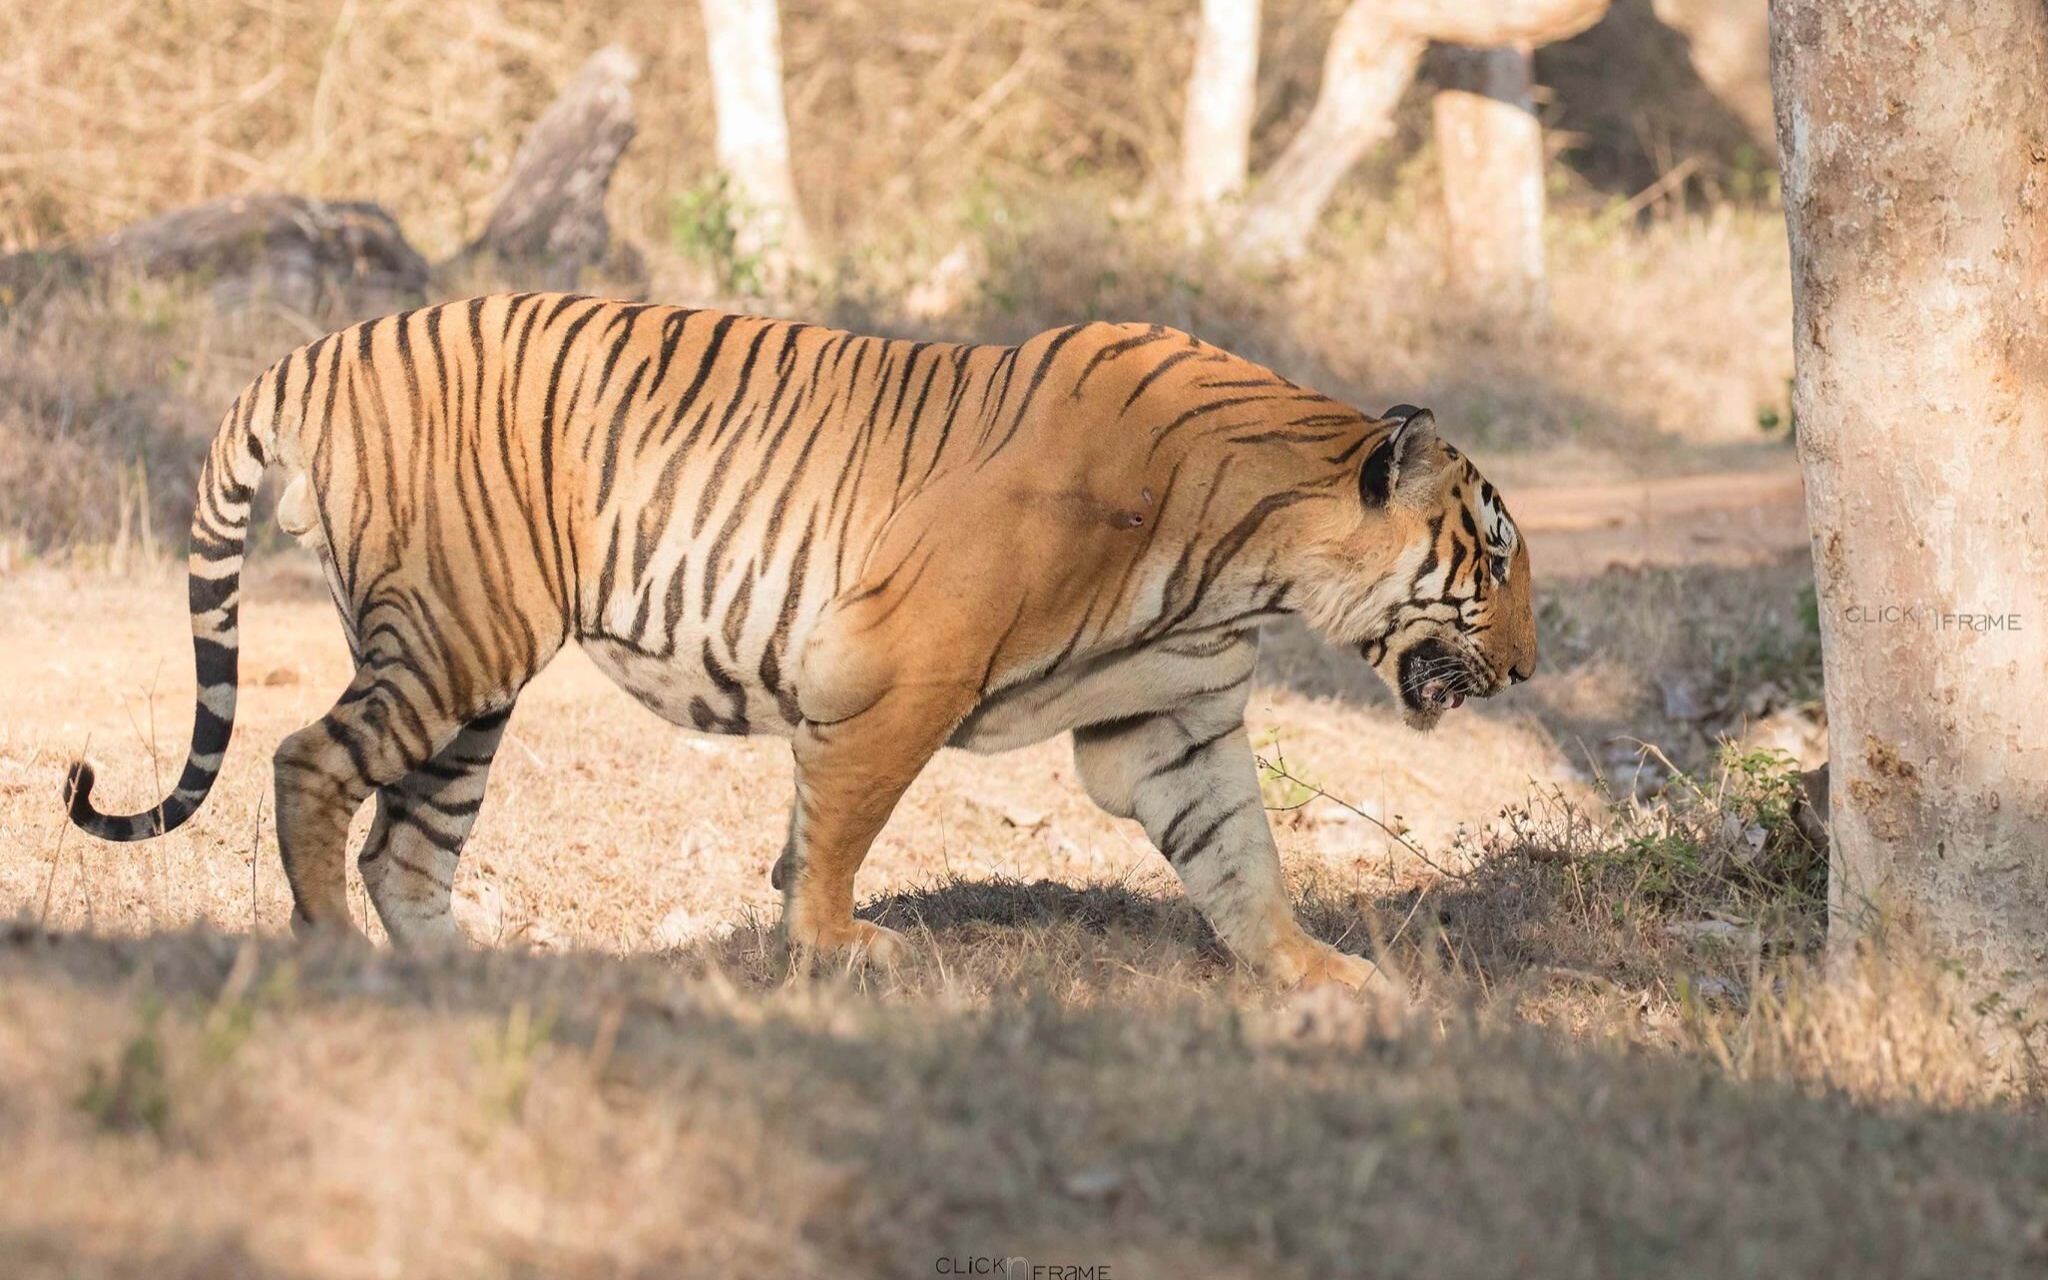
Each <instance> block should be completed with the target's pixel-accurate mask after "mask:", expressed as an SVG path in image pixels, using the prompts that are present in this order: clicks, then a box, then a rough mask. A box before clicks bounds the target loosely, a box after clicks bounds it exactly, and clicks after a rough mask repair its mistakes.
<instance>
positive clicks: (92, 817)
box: [64, 760, 102, 830]
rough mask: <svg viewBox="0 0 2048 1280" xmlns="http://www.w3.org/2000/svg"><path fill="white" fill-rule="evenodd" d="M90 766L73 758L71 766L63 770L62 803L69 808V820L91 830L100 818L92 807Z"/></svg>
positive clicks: (98, 813) (97, 811)
mask: <svg viewBox="0 0 2048 1280" xmlns="http://www.w3.org/2000/svg"><path fill="white" fill-rule="evenodd" d="M92 783H93V773H92V766H91V765H89V764H87V763H86V762H85V761H83V760H73V761H72V762H71V767H70V768H69V769H67V770H65V771H64V803H65V806H66V807H68V808H69V809H70V810H71V821H72V822H74V823H75V824H77V825H78V826H81V827H84V828H86V829H87V830H91V829H92V827H93V826H94V825H95V824H96V823H98V821H99V820H100V818H101V816H102V815H101V814H100V812H99V810H97V809H95V808H93V807H92Z"/></svg>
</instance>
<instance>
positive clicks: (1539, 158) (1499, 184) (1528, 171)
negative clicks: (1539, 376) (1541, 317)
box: [1430, 48, 1543, 316]
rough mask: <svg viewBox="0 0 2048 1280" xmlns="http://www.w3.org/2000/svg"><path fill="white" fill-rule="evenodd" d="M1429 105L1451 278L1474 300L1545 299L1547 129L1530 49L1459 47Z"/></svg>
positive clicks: (1521, 303)
mask: <svg viewBox="0 0 2048 1280" xmlns="http://www.w3.org/2000/svg"><path fill="white" fill-rule="evenodd" d="M1444 64H1445V71H1446V81H1445V83H1444V84H1442V85H1441V86H1439V87H1438V90H1437V95H1436V98H1435V99H1434V101H1432V103H1431V104H1430V105H1431V109H1432V111H1433V113H1434V116H1435V124H1436V151H1437V163H1438V164H1440V165H1442V166H1443V180H1444V213H1445V215H1446V223H1447V228H1448V239H1447V242H1446V245H1445V250H1446V257H1447V260H1448V263H1449V266H1450V278H1451V284H1452V286H1453V287H1454V288H1456V289H1458V290H1459V291H1460V292H1461V293H1463V294H1465V295H1466V296H1467V297H1468V298H1470V299H1472V300H1473V301H1475V302H1481V303H1485V304H1487V305H1489V306H1491V307H1494V308H1496V309H1498V310H1500V311H1502V312H1505V313H1509V314H1513V315H1519V316H1534V315H1537V314H1539V313H1540V312H1541V311H1542V308H1543V130H1542V128H1541V126H1539V125H1538V124H1537V122H1536V104H1535V102H1534V101H1533V100H1532V99H1531V98H1530V96H1529V94H1530V88H1531V85H1532V83H1533V82H1532V80H1531V78H1530V77H1531V72H1532V70H1533V68H1532V66H1531V61H1530V57H1529V53H1528V50H1527V49H1520V48H1505V49H1456V50H1452V51H1449V53H1448V56H1446V57H1445V59H1444Z"/></svg>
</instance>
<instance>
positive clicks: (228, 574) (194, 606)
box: [64, 360, 291, 842]
mask: <svg viewBox="0 0 2048 1280" xmlns="http://www.w3.org/2000/svg"><path fill="white" fill-rule="evenodd" d="M290 364H291V362H290V361H289V360H285V361H280V362H279V363H278V364H277V365H275V366H273V367H272V368H271V369H270V371H269V372H268V373H266V374H264V375H263V376H262V377H260V378H258V379H257V380H256V381H255V382H254V383H252V384H251V385H250V386H249V387H248V388H247V389H246V390H245V391H243V392H242V394H241V397H240V398H239V399H237V400H236V401H235V404H234V407H233V408H232V409H230V410H229V411H228V413H227V416H226V417H225V418H223V419H222V420H221V425H220V429H219V431H218V432H216V433H215V435H214V440H213V446H212V448H211V449H210V450H209V451H208V453H207V457H206V465H205V467H204V468H203V469H202V470H201V471H200V473H199V492H198V496H197V498H196V499H195V501H194V503H193V507H192V550H191V554H190V556H189V557H188V558H187V560H186V574H187V584H188V585H187V590H188V595H189V598H190V603H191V610H192V655H193V664H194V666H195V667H196V668H197V670H198V673H199V697H198V702H197V706H196V708H195V710H194V713H193V720H192V745H191V748H190V750H189V751H188V752H187V754H186V756H185V768H184V772H183V773H181V774H180V775H179V777H178V785H177V787H176V788H175V789H173V790H172V792H171V793H170V794H169V795H167V796H165V797H164V798H163V799H162V800H161V801H159V802H158V803H157V805H156V807H155V808H152V809H145V810H143V811H142V812H140V813H131V814H126V815H114V814H107V813H101V812H100V811H99V810H98V809H95V808H94V807H93V804H92V785H93V771H92V766H91V765H89V764H87V763H86V762H85V761H83V760H76V761H73V762H72V765H71V768H70V770H69V772H68V773H67V774H66V776H65V780H64V795H65V800H66V803H67V804H68V805H69V806H70V809H71V821H72V822H73V823H75V824H77V826H78V827H79V829H81V830H83V831H85V832H87V833H89V834H91V835H95V836H98V837H99V838H100V839H102V840H115V841H123V842H125V841H130V840H147V839H149V838H150V837H152V836H160V835H163V834H164V833H166V832H169V831H175V830H177V829H178V828H179V827H180V826H183V825H184V823H185V820H186V819H188V818H190V817H191V816H192V815H193V814H194V813H195V812H197V811H198V809H199V806H200V805H201V804H203V803H205V801H206V795H207V793H208V792H209V791H211V790H212V789H213V782H214V779H215V778H218V777H219V776H220V767H221V761H222V760H223V759H224V758H225V757H226V755H227V748H228V737H229V735H231V734H232V733H233V732H234V727H235V692H236V662H237V658H238V657H239V654H240V638H239V636H238V634H237V632H236V619H237V616H238V612H239V607H240V601H239V595H240V592H241V584H242V552H243V549H244V547H245V546H246V544H247V542H248V533H249V508H250V504H251V503H252V501H253V500H254V498H255V496H256V485H257V483H258V482H259V481H260V480H262V478H263V472H264V469H265V467H266V466H268V465H269V459H270V456H271V449H272V446H273V444H274V442H275V439H276V431H277V417H278V415H279V413H280V412H281V410H282V408H283V402H284V380H285V378H286V376H287V375H288V373H289V368H290ZM266 410H267V411H266Z"/></svg>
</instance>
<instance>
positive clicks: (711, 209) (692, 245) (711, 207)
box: [668, 174, 766, 294]
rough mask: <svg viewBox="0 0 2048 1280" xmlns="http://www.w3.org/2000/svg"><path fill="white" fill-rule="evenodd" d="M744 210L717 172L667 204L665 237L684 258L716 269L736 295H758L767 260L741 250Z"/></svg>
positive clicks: (763, 281) (721, 279) (730, 188)
mask: <svg viewBox="0 0 2048 1280" xmlns="http://www.w3.org/2000/svg"><path fill="white" fill-rule="evenodd" d="M745 215H746V210H745V208H744V207H743V206H742V205H741V202H740V199H739V197H738V195H737V194H736V193H735V192H734V191H733V190H732V187H731V184H730V183H729V182H727V180H726V177H725V175H724V174H715V175H713V176H711V177H709V178H706V179H704V180H703V181H701V182H699V183H697V184H696V185H695V186H693V187H690V188H689V189H688V190H686V191H684V192H682V193H681V194H680V195H678V196H676V197H675V198H674V199H673V200H671V201H670V202H669V213H668V230H669V239H670V240H672V241H673V242H674V243H675V246H676V248H678V249H679V250H681V251H682V252H683V254H684V256H686V257H688V258H690V259H691V260H692V261H694V262H699V263H702V264H703V265H704V266H707V267H709V268H710V269H711V270H712V271H714V272H715V273H717V276H718V280H719V283H720V284H721V285H723V286H724V287H725V288H727V289H730V290H732V291H734V292H735V293H745V294H756V293H760V292H761V291H762V289H763V287H764V284H765V277H766V271H765V263H764V262H763V260H762V255H760V254H759V253H750V252H747V251H746V250H744V249H742V248H741V241H742V236H741V230H740V228H741V226H742V225H743V223H744V221H745Z"/></svg>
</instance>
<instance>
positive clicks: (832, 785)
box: [773, 597, 978, 964]
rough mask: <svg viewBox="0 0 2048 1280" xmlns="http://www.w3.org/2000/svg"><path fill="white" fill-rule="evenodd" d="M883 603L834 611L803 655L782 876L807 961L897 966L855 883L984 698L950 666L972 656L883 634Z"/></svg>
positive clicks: (885, 933)
mask: <svg viewBox="0 0 2048 1280" xmlns="http://www.w3.org/2000/svg"><path fill="white" fill-rule="evenodd" d="M879 600H880V597H870V598H869V600H866V601H863V603H862V604H861V605H858V606H855V607H853V608H850V609H847V610H843V611H840V612H838V613H836V614H835V615H834V616H832V617H831V618H830V619H829V620H828V621H827V622H826V623H825V624H824V625H823V626H821V627H820V628H819V629H818V632H817V633H816V634H815V635H814V636H813V637H812V639H811V643H810V645H809V647H808V649H807V650H806V654H805V666H804V668H803V669H804V672H805V674H806V676H807V677H808V680H807V685H806V689H805V692H804V694H803V695H802V698H801V705H802V707H803V710H804V714H805V716H806V720H805V722H804V723H803V725H802V726H800V727H799V728H798V730H797V732H796V736H795V740H794V742H793V744H792V745H793V748H794V754H795V757H796V801H795V805H794V808H793V809H792V811H791V814H790V826H789V838H788V841H787V843H786V845H785V847H784V850H783V854H782V857H781V859H780V860H779V861H777V863H776V864H775V872H774V877H773V879H774V883H775V885H776V887H777V888H779V889H781V890H782V927H783V936H784V941H785V943H786V944H787V945H788V947H789V948H790V951H791V953H792V958H793V959H795V960H797V961H799V962H800V963H808V962H809V961H811V960H814V959H816V958H818V957H820V956H822V955H834V954H842V955H846V956H847V957H848V958H850V959H860V960H866V961H869V962H873V963H879V964H890V963H893V962H894V961H895V960H896V959H898V958H899V957H900V956H901V954H902V952H903V950H904V946H905V944H904V942H903V939H902V936H901V935H900V934H898V933H896V932H895V931H894V930H893V929H887V928H884V927H883V926H881V925H878V924H875V923H874V922H872V921H868V920H856V919H855V918H854V915H853V880H854V875H855V873H856V872H858V871H859V870H860V864H861V861H862V860H863V859H864V858H866V857H867V852H868V848H869V846H870V845H872V844H873V843H874V840H875V837H876V836H877V835H879V834H880V833H881V830H882V826H883V824H885V823H886V822H888V820H889V815H890V813H892V812H893V811H894V810H895V808H896V802H897V800H899V799H900V798H901V797H902V795H903V792H904V790H905V789H906V788H908V787H909V786H910V783H911V781H912V780H913V779H915V778H916V777H917V775H918V773H919V772H920V771H921V770H922V769H923V768H924V766H925V764H926V762H927V761H929V760H930V759H931V758H932V756H933V755H935V754H936V753H937V752H938V750H939V748H940V747H941V746H943V745H944V744H945V741H946V738H947V736H948V735H949V734H950V733H951V732H952V731H953V728H954V726H955V725H957V724H959V723H960V720H961V718H962V717H964V716H965V715H966V714H967V712H968V711H969V710H970V709H971V708H972V706H973V704H974V699H975V697H976V694H977V692H978V685H977V683H976V679H975V675H974V674H968V673H965V672H958V671H952V670H950V669H949V666H948V663H947V659H948V658H957V656H958V655H960V654H962V653H966V652H968V651H967V650H966V649H964V648H956V647H949V646H946V645H938V646H920V645H918V644H917V643H916V642H915V641H914V640H913V639H912V638H910V637H906V636H901V635H893V634H890V633H889V632H888V631H887V630H885V629H883V628H879V627H876V626H875V625H874V624H873V622H872V619H873V617H874V616H875V615H876V614H881V616H883V617H884V618H887V617H889V616H890V612H889V611H887V609H886V604H880V605H878V604H876V603H874V602H876V601H879ZM904 612H905V613H908V612H909V611H908V610H905V611H904ZM913 616H914V615H913ZM975 674H978V673H975Z"/></svg>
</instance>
